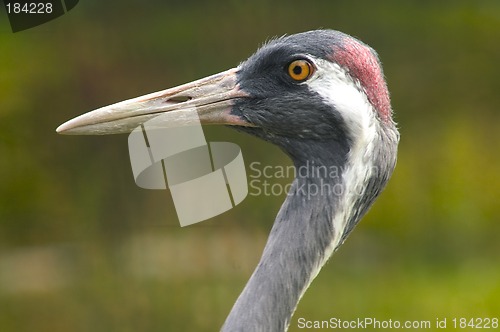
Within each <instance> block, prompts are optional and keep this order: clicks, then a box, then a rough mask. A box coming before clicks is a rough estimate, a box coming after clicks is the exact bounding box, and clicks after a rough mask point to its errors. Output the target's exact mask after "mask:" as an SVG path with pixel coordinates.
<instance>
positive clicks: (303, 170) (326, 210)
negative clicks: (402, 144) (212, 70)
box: [57, 30, 399, 331]
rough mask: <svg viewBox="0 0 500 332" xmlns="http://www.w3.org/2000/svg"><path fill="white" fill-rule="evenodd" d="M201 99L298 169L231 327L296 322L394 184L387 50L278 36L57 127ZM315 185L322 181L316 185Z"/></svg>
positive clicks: (127, 124)
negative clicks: (197, 75) (322, 275)
mask: <svg viewBox="0 0 500 332" xmlns="http://www.w3.org/2000/svg"><path fill="white" fill-rule="evenodd" d="M193 107H194V108H195V109H196V110H197V112H198V115H199V118H200V121H201V122H202V123H204V124H223V125H229V126H231V127H232V128H235V129H237V130H239V131H241V132H244V133H247V134H250V135H253V136H256V137H259V138H261V139H263V140H266V141H268V142H270V143H273V144H275V145H277V146H279V147H280V148H281V149H282V150H283V151H284V152H285V153H286V154H287V155H288V156H289V157H290V158H291V159H292V161H293V163H294V166H295V168H296V169H297V172H296V177H295V179H294V180H293V182H292V185H291V188H290V191H289V193H288V195H287V198H286V200H285V202H284V203H283V205H282V207H281V209H280V210H279V213H278V215H277V217H276V220H275V222H274V224H273V227H272V229H271V232H270V234H269V238H268V241H267V243H266V245H265V248H264V251H263V254H262V257H261V259H260V262H259V263H258V265H257V267H256V269H255V271H254V272H253V274H252V276H251V277H250V280H249V281H248V283H247V284H246V286H245V287H244V289H243V291H242V293H241V294H240V296H239V297H238V299H237V301H236V303H235V304H234V306H233V308H232V310H231V312H230V313H229V316H228V317H227V319H226V321H225V323H224V325H223V326H222V330H223V331H286V330H287V329H288V326H289V324H290V320H291V317H292V315H293V313H294V311H295V308H296V307H297V304H298V302H299V301H300V298H301V297H302V295H303V294H304V293H305V291H306V289H307V288H308V287H309V285H310V284H311V282H312V280H313V279H314V278H315V277H316V275H317V274H318V273H319V271H320V269H321V268H322V266H323V265H324V264H325V263H326V261H327V260H328V259H329V257H330V256H331V255H332V253H333V252H335V251H336V249H337V248H339V246H340V245H341V244H342V243H343V242H344V241H345V239H346V237H347V236H348V235H349V234H350V232H351V231H352V230H353V228H354V227H355V226H356V224H357V223H358V222H359V220H360V219H361V217H362V216H363V215H364V214H365V213H366V212H367V210H368V209H369V207H370V206H371V205H372V203H373V202H374V200H375V199H376V197H377V196H378V195H379V194H380V192H381V191H382V189H383V188H384V187H385V185H386V184H387V182H388V180H389V178H390V177H391V175H392V172H393V170H394V167H395V165H396V155H397V146H398V142H399V132H398V130H397V127H396V124H395V122H394V121H393V118H392V113H393V112H392V107H391V103H390V98H389V92H388V89H387V84H386V82H385V79H384V75H383V70H382V66H381V63H380V61H379V58H378V55H377V53H376V52H375V51H374V50H373V49H372V48H371V47H369V46H368V45H366V44H364V43H363V42H361V41H359V40H357V39H355V38H353V37H351V36H349V35H347V34H345V33H342V32H339V31H335V30H314V31H307V32H302V33H298V34H293V35H288V36H283V37H281V38H276V39H273V40H271V41H269V42H267V43H266V44H264V45H263V46H262V47H260V48H259V49H258V50H257V51H256V52H255V53H254V54H253V55H252V56H250V57H249V58H248V59H247V60H246V61H244V62H242V63H241V64H240V65H238V66H237V67H235V68H233V69H230V70H227V71H224V72H221V73H219V74H216V75H212V76H209V77H206V78H203V79H200V80H196V81H193V82H191V83H187V84H184V85H180V86H178V87H174V88H171V89H167V90H163V91H159V92H155V93H151V94H148V95H145V96H142V97H138V98H134V99H129V100H126V101H122V102H120V103H117V104H113V105H110V106H106V107H103V108H100V109H97V110H94V111H92V112H89V113H86V114H83V115H81V116H79V117H76V118H74V119H72V120H70V121H68V122H66V123H64V124H62V125H61V126H60V127H59V128H57V132H59V133H63V134H86V135H103V134H115V133H126V132H130V131H131V130H132V129H134V128H135V127H137V126H139V125H141V124H142V123H144V122H145V121H147V120H149V119H151V118H153V117H155V116H158V115H160V114H163V113H164V112H176V114H178V116H177V115H176V118H178V119H179V121H180V123H182V121H183V119H182V116H183V112H185V110H186V109H192V108H193ZM311 188H315V190H314V191H313V190H311Z"/></svg>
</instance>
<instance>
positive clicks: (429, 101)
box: [0, 0, 500, 332]
mask: <svg viewBox="0 0 500 332" xmlns="http://www.w3.org/2000/svg"><path fill="white" fill-rule="evenodd" d="M2 10H3V8H2ZM320 27H322V28H333V29H336V30H341V31H344V32H346V33H349V34H351V35H353V36H356V37H358V38H360V39H361V40H363V41H365V42H366V43H368V44H370V45H371V46H373V47H374V48H375V49H376V50H377V51H378V53H379V55H380V57H381V59H382V61H383V64H384V70H385V74H386V77H387V81H388V85H389V89H390V91H391V96H392V104H393V108H394V109H395V111H396V121H397V122H398V123H399V128H400V132H401V137H402V139H401V143H400V149H399V160H398V166H397V168H396V171H395V173H394V176H393V178H392V180H391V182H390V183H389V185H388V187H387V189H386V190H385V192H384V193H383V195H382V196H381V197H380V199H379V200H378V201H377V202H376V204H375V205H374V207H373V208H372V209H371V211H370V212H369V214H368V215H367V216H366V217H365V218H364V220H363V221H362V222H361V223H360V225H359V226H358V227H357V229H356V231H355V232H354V233H353V234H352V235H351V236H350V238H349V240H348V241H347V242H346V244H345V245H344V246H343V247H342V248H341V249H340V250H339V251H338V252H337V253H336V255H335V256H334V257H333V258H332V259H331V260H330V262H329V263H328V264H327V265H326V266H325V267H324V268H323V270H322V272H321V273H320V274H319V276H318V278H317V279H316V280H315V282H314V283H313V284H312V286H311V288H310V289H309V291H308V292H307V293H306V295H305V296H304V298H303V300H302V302H301V303H300V304H299V306H298V309H297V311H296V313H295V315H294V317H293V319H292V322H291V326H290V331H299V330H301V329H299V328H298V327H297V319H298V318H300V317H303V318H306V319H308V320H326V319H329V318H330V317H338V318H340V319H343V320H349V319H356V318H358V317H359V318H364V317H373V318H377V319H380V320H382V319H393V320H429V321H431V322H433V323H434V322H435V320H436V318H440V319H443V318H448V326H450V325H451V322H450V319H452V318H454V317H457V318H460V317H464V318H475V317H479V318H486V317H497V318H500V264H499V262H500V240H499V239H500V222H499V217H498V215H499V214H500V204H499V192H500V190H499V189H500V172H499V170H500V157H499V152H500V149H499V143H500V125H499V124H500V121H499V120H500V115H499V114H500V113H499V110H498V105H499V104H500V93H499V90H500V83H499V77H500V66H499V60H500V42H499V40H500V2H499V1H497V0H492V1H474V2H473V1H440V2H437V1H405V2H403V1H385V2H378V1H377V2H376V1H362V2H359V1H356V2H348V1H343V2H338V1H314V2H313V1H310V2H305V1H302V2H293V1H287V2H285V1H274V2H272V3H271V2H270V1H264V0H257V1H252V2H250V1H249V2H243V1H236V0H233V1H227V2H202V1H187V0H185V1H148V2H147V3H146V2H145V3H141V2H139V1H131V0H127V1H114V2H106V4H104V3H103V2H101V1H90V0H86V1H85V0H82V1H80V4H79V5H78V6H77V7H75V8H74V9H73V10H72V11H70V12H69V13H68V14H66V15H64V16H62V17H60V18H59V19H57V20H55V21H52V22H50V23H48V24H45V25H42V26H39V27H36V28H34V29H31V30H27V31H24V32H20V33H15V34H13V33H12V32H11V31H10V29H9V27H8V23H7V16H6V14H5V11H4V10H3V11H2V12H0V331H2V332H5V331H16V332H18V331H51V332H58V331H215V330H218V329H219V328H220V326H221V324H222V323H223V322H224V319H225V316H226V315H227V313H228V312H229V310H230V309H231V307H232V304H233V302H234V301H235V299H236V298H237V296H238V294H239V292H240V291H241V290H242V288H243V286H244V284H245V282H246V280H247V279H248V277H249V276H250V274H251V272H252V270H253V268H254V266H255V265H256V263H257V261H258V259H259V256H260V253H261V251H262V248H263V246H264V243H265V240H266V237H267V234H268V232H269V229H270V227H271V225H272V222H273V220H274V217H275V215H276V213H277V211H278V209H279V206H280V204H281V202H282V201H283V199H284V196H283V195H281V196H279V197H274V196H269V197H265V196H248V197H247V199H246V200H245V201H244V202H243V203H242V204H241V205H239V206H238V207H237V208H235V209H233V210H231V211H229V212H227V213H225V214H223V215H221V216H218V217H216V218H213V219H211V220H210V221H206V222H202V223H200V224H197V225H194V226H190V227H187V228H182V229H181V228H180V227H179V225H178V221H177V217H176V214H175V211H174V207H173V203H172V200H171V197H170V194H169V193H168V192H166V191H147V190H142V189H140V188H138V187H137V186H136V185H135V184H134V180H133V177H132V173H131V169H130V165H129V156H128V149H127V136H126V135H117V136H103V137H77V136H75V137H70V136H59V135H57V134H56V133H55V128H56V127H57V126H58V125H59V124H61V123H62V122H64V121H66V120H68V119H70V118H72V117H74V116H76V115H79V114H81V113H84V112H87V111H89V110H92V109H95V108H98V107H101V106H104V105H107V104H110V103H114V102H117V101H120V100H123V99H127V98H131V97H135V96H138V95H141V94H144V93H148V92H152V91H157V90H161V89H164V88H167V87H171V86H174V85H178V84H180V83H184V82H188V81H191V80H194V79H197V78H200V77H203V76H206V75H209V74H212V73H216V72H219V71H222V70H224V69H227V68H230V67H233V66H235V65H237V64H238V63H239V62H240V61H242V60H244V59H245V58H246V57H248V56H249V55H250V54H252V52H253V51H254V50H255V49H256V48H257V47H258V46H259V45H261V44H262V43H263V42H264V41H266V40H267V39H269V38H270V37H272V36H280V35H283V34H291V33H295V32H300V31H305V30H311V29H315V28H320ZM206 136H207V139H208V140H211V141H218V140H219V141H220V140H223V141H231V142H234V143H237V144H239V145H240V146H241V148H242V150H243V155H244V158H245V163H246V165H247V166H248V165H249V164H250V163H251V162H260V163H262V164H263V165H276V166H279V165H290V162H289V161H288V159H287V158H286V157H285V155H284V154H283V153H281V152H280V151H279V150H278V149H277V148H275V147H273V146H271V145H269V144H267V143H265V142H261V141H259V140H257V139H255V138H252V137H248V136H245V135H243V134H240V133H237V132H234V131H233V130H231V129H229V128H224V127H217V128H216V127H210V128H206ZM290 180H291V179H271V181H273V183H282V184H284V183H287V181H290ZM367 330H370V329H367Z"/></svg>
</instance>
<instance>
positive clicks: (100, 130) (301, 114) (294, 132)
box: [57, 30, 394, 155]
mask: <svg viewBox="0 0 500 332" xmlns="http://www.w3.org/2000/svg"><path fill="white" fill-rule="evenodd" d="M193 108H194V109H196V110H197V112H198V115H199V118H200V120H201V122H202V123H204V124H223V125H230V126H235V128H237V129H239V130H242V131H245V132H247V133H249V134H252V135H255V136H258V137H261V138H263V139H265V140H268V141H271V142H273V143H275V144H278V145H279V146H281V147H282V148H283V149H284V150H285V151H287V152H289V154H292V155H293V154H294V151H292V150H293V149H294V148H293V146H295V145H296V144H295V143H297V142H300V141H304V140H307V141H309V140H313V141H331V140H336V141H340V142H343V143H342V144H343V145H347V144H348V142H349V141H353V140H355V139H358V138H359V137H363V136H364V135H367V134H368V133H367V131H369V128H371V127H373V126H375V127H377V128H383V127H392V126H394V123H393V121H392V110H391V105H390V100H389V93H388V90H387V86H386V83H385V80H384V76H383V72H382V67H381V65H380V62H379V60H378V56H377V54H376V52H375V51H374V50H373V49H371V48H370V47H369V46H367V45H365V44H364V43H362V42H360V41H358V40H357V39H355V38H353V37H351V36H349V35H346V34H344V33H341V32H338V31H334V30H315V31H308V32H303V33H298V34H294V35H290V36H285V37H281V38H277V39H274V40H271V41H270V42H268V43H266V44H265V45H263V46H262V47H261V48H260V49H259V50H257V52H255V53H254V54H253V55H252V56H250V58H248V59H247V60H246V61H244V62H242V63H241V64H240V65H239V66H237V67H236V68H233V69H230V70H227V71H224V72H222V73H219V74H216V75H212V76H209V77H207V78H203V79H200V80H197V81H194V82H191V83H187V84H184V85H181V86H178V87H174V88H170V89H167V90H163V91H159V92H155V93H151V94H148V95H145V96H141V97H137V98H134V99H129V100H126V101H122V102H119V103H116V104H113V105H110V106H106V107H102V108H100V109H97V110H94V111H92V112H89V113H86V114H83V115H81V116H79V117H77V118H74V119H72V120H70V121H68V122H66V123H64V124H62V125H61V126H59V128H57V132H58V133H62V134H77V135H78V134H83V135H105V134H116V133H126V132H130V131H131V130H133V129H134V128H136V127H137V126H139V125H141V124H142V123H144V122H146V121H148V120H149V119H151V118H154V117H156V116H158V115H161V114H163V113H165V112H172V115H174V117H173V118H176V119H177V120H178V122H179V125H183V122H188V121H189V120H187V119H185V118H183V113H184V112H185V111H186V110H188V109H189V110H192V109H193ZM186 124H187V123H186Z"/></svg>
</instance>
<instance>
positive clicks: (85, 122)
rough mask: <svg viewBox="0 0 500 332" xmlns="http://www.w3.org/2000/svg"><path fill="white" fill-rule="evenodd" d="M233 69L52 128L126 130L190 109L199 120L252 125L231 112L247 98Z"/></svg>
mask: <svg viewBox="0 0 500 332" xmlns="http://www.w3.org/2000/svg"><path fill="white" fill-rule="evenodd" d="M237 71H238V68H233V69H230V70H227V71H224V72H222V73H219V74H215V75H212V76H209V77H206V78H202V79H200V80H197V81H194V82H191V83H187V84H184V85H180V86H178V87H175V88H171V89H167V90H163V91H159V92H154V93H151V94H147V95H145V96H142V97H137V98H134V99H129V100H125V101H122V102H119V103H116V104H113V105H109V106H105V107H102V108H99V109H97V110H95V111H92V112H89V113H85V114H83V115H80V116H79V117H76V118H74V119H72V120H69V121H68V122H65V123H63V124H62V125H60V126H59V127H58V128H57V129H56V131H57V132H58V133H60V134H69V135H107V134H120V133H128V132H131V131H132V130H134V128H136V127H137V126H139V125H141V124H143V123H144V122H146V121H148V120H150V119H152V118H154V117H156V116H158V115H162V114H164V113H165V112H169V113H170V112H172V115H174V118H176V119H179V121H180V122H182V119H183V114H185V113H186V112H187V110H193V109H195V110H196V111H197V112H198V116H199V119H200V122H201V123H205V124H226V125H237V126H252V125H251V124H250V123H248V122H246V121H245V120H244V119H241V118H240V117H238V116H236V115H232V114H231V108H232V105H233V104H234V101H235V100H236V99H238V98H244V97H248V95H247V94H246V93H244V92H243V91H241V90H240V89H239V87H238V84H237V80H236V73H237ZM174 112H175V114H174ZM180 124H181V125H182V123H180ZM186 124H187V123H186Z"/></svg>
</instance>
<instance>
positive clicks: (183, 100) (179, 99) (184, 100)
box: [167, 96, 193, 103]
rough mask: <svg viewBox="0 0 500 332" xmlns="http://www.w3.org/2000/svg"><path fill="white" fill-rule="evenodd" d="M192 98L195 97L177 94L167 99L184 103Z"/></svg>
mask: <svg viewBox="0 0 500 332" xmlns="http://www.w3.org/2000/svg"><path fill="white" fill-rule="evenodd" d="M191 99H193V98H192V97H189V96H175V97H172V98H169V99H168V100H167V102H174V103H184V102H186V101H190V100H191Z"/></svg>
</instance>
